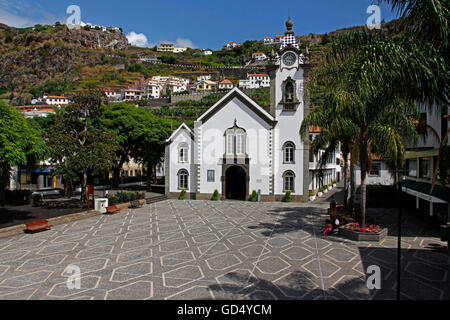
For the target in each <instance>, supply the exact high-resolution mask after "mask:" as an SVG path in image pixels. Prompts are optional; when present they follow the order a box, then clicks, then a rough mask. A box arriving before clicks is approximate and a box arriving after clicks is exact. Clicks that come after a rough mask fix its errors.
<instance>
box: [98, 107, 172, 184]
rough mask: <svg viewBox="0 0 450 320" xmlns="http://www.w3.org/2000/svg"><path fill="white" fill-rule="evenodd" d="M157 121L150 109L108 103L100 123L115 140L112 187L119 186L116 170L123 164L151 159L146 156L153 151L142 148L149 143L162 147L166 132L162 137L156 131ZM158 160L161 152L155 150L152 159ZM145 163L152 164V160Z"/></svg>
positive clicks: (119, 169) (158, 128)
mask: <svg viewBox="0 0 450 320" xmlns="http://www.w3.org/2000/svg"><path fill="white" fill-rule="evenodd" d="M161 121H163V120H161V119H158V118H156V117H155V116H154V115H153V114H152V112H151V111H150V110H147V109H142V108H136V107H135V106H132V105H129V104H126V103H117V104H112V105H110V106H109V107H108V108H106V110H105V112H104V113H103V114H102V117H101V123H102V126H103V127H104V128H105V129H106V130H107V131H108V132H110V133H111V134H113V135H115V136H116V137H117V139H116V143H117V146H118V148H117V149H116V160H115V161H114V166H113V186H114V187H117V186H118V185H119V178H120V171H121V169H122V166H123V165H124V164H125V163H126V162H128V161H130V160H131V159H134V160H138V159H140V160H144V159H149V158H151V156H149V155H147V154H146V153H147V152H149V153H152V152H154V151H153V150H152V149H148V150H147V149H146V147H148V146H149V143H150V144H151V143H155V144H156V145H158V144H163V143H164V140H165V139H167V138H168V135H169V132H168V131H167V130H165V131H166V132H165V134H163V135H160V133H159V132H157V130H160V126H159V125H158V124H159V122H161ZM164 138H165V139H164ZM158 139H164V140H158ZM161 157H162V155H161V151H160V150H158V151H156V155H155V158H159V159H161ZM155 161H156V160H155ZM149 162H151V163H153V161H149ZM158 162H159V161H158ZM156 164H157V163H156ZM156 164H155V165H156Z"/></svg>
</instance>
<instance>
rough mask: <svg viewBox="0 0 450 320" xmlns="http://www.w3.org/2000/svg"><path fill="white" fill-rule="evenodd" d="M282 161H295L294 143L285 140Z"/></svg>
mask: <svg viewBox="0 0 450 320" xmlns="http://www.w3.org/2000/svg"><path fill="white" fill-rule="evenodd" d="M283 153H284V156H283V159H284V163H295V144H294V143H292V142H286V143H285V144H284V147H283Z"/></svg>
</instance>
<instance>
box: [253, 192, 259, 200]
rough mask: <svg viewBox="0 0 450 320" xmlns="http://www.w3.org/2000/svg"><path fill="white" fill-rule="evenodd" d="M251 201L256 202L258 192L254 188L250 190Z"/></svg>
mask: <svg viewBox="0 0 450 320" xmlns="http://www.w3.org/2000/svg"><path fill="white" fill-rule="evenodd" d="M252 201H253V202H258V193H257V192H256V190H253V192H252Z"/></svg>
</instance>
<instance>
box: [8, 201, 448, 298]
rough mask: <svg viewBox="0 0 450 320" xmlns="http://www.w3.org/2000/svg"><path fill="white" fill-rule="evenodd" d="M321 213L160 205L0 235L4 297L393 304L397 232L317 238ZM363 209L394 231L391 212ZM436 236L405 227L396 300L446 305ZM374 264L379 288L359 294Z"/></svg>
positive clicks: (302, 207)
mask: <svg viewBox="0 0 450 320" xmlns="http://www.w3.org/2000/svg"><path fill="white" fill-rule="evenodd" d="M326 205H328V203H326V202H323V201H322V202H320V201H319V202H318V203H316V204H286V203H248V202H238V201H236V202H235V201H225V202H212V201H177V200H167V201H163V202H159V203H156V204H151V205H147V206H145V207H143V208H141V209H137V210H128V211H123V212H121V213H119V214H117V215H114V216H97V217H92V218H89V219H87V220H83V221H78V222H73V223H71V224H67V225H60V226H56V227H54V228H53V229H52V230H50V231H46V232H42V233H38V234H33V235H25V234H24V235H20V236H15V237H12V238H6V239H0V299H139V300H140V299H327V300H328V299H394V298H395V279H396V272H395V267H396V265H395V263H396V249H395V248H396V238H395V234H394V233H391V235H390V236H389V237H388V238H387V239H386V240H384V241H383V242H382V243H381V244H374V243H368V242H361V243H356V242H353V241H350V240H346V239H343V238H339V237H327V238H323V237H322V236H321V235H320V230H321V228H322V226H323V222H324V220H325V219H326V211H325V206H326ZM370 213H371V214H372V215H373V216H374V217H375V219H377V222H380V221H382V222H383V223H392V227H393V228H395V224H394V223H393V222H392V221H391V220H395V212H394V211H392V210H379V209H378V210H377V211H370ZM393 218H394V219H393ZM433 232H434V231H430V230H427V229H426V228H425V227H423V226H420V225H419V226H417V223H416V222H415V221H414V220H413V219H411V220H407V221H406V222H405V238H404V244H403V246H404V248H407V249H405V252H404V258H403V267H404V268H403V274H402V275H403V279H402V293H403V294H402V298H404V299H450V293H449V288H450V286H449V274H448V272H449V270H450V256H449V255H448V254H447V253H441V252H436V251H435V250H433V248H437V247H438V246H441V245H444V243H442V242H440V241H439V238H437V237H436V234H434V233H433ZM69 265H76V266H78V267H79V268H80V271H81V274H82V276H81V288H80V289H73V290H70V289H68V287H67V280H68V278H69V276H70V274H69V269H67V268H68V266H69ZM370 265H377V266H379V267H380V268H381V276H382V282H381V285H382V288H381V289H380V290H372V291H370V290H369V289H368V288H367V286H366V278H367V275H366V272H365V271H366V270H367V267H368V266H370Z"/></svg>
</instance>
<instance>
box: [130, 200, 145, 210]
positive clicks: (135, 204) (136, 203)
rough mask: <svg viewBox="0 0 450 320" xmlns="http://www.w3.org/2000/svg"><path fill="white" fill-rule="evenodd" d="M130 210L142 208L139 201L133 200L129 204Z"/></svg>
mask: <svg viewBox="0 0 450 320" xmlns="http://www.w3.org/2000/svg"><path fill="white" fill-rule="evenodd" d="M130 208H131V209H137V208H142V204H141V202H140V201H138V200H134V201H131V202H130Z"/></svg>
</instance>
